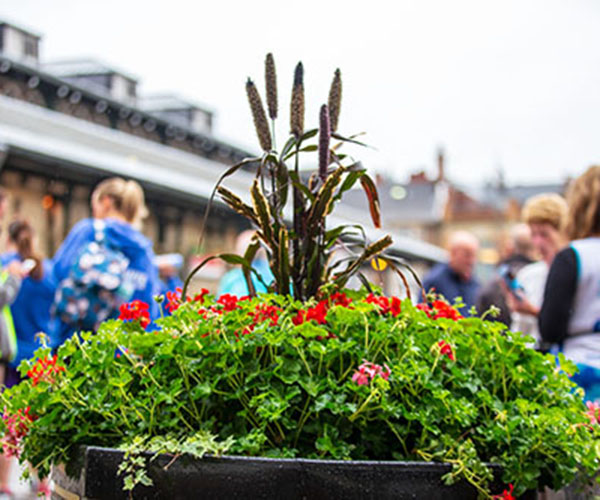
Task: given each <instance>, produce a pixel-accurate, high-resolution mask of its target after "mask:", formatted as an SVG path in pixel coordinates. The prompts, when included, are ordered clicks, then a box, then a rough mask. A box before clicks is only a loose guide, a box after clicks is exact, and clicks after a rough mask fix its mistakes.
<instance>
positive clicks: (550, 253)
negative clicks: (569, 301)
mask: <svg viewBox="0 0 600 500" xmlns="http://www.w3.org/2000/svg"><path fill="white" fill-rule="evenodd" d="M567 210H568V207H567V202H566V201H565V199H564V198H563V197H562V196H560V195H558V194H555V193H545V194H539V195H537V196H533V197H532V198H530V199H529V200H527V202H526V203H525V205H524V207H523V211H522V219H523V221H524V222H525V223H526V224H527V225H528V226H529V228H530V229H531V239H532V242H533V246H534V248H535V250H536V251H537V253H538V255H539V257H540V260H539V261H538V262H534V263H533V264H529V265H527V266H524V267H523V268H521V269H520V270H519V272H518V273H517V275H516V280H517V282H518V283H519V284H520V285H521V287H522V289H521V293H517V294H516V296H515V294H510V296H509V298H508V304H509V307H511V309H512V310H513V315H512V324H511V330H514V331H519V332H523V333H524V334H526V335H531V336H532V337H533V338H534V339H535V341H536V346H537V347H538V348H541V349H546V347H547V346H542V345H541V344H540V333H539V329H538V318H537V316H538V314H539V311H540V308H541V306H542V300H543V297H544V287H545V285H546V278H547V277H548V270H549V269H550V264H552V260H553V259H554V256H555V255H556V254H557V252H558V251H559V250H560V249H561V248H562V247H563V246H564V245H565V243H566V238H565V236H564V231H563V229H564V225H565V221H566V217H567Z"/></svg>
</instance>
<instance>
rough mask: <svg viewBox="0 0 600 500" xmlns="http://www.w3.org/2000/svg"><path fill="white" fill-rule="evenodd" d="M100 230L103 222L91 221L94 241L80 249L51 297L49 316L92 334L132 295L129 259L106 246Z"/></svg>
mask: <svg viewBox="0 0 600 500" xmlns="http://www.w3.org/2000/svg"><path fill="white" fill-rule="evenodd" d="M104 229H105V223H104V221H102V220H100V219H95V220H94V241H91V242H90V243H88V244H87V245H85V246H84V247H83V248H82V250H81V252H80V253H79V255H78V256H77V258H76V259H75V262H74V263H73V264H72V266H71V268H70V269H69V274H68V276H67V277H66V278H65V279H64V280H62V281H61V282H60V284H59V285H58V287H57V289H56V295H55V297H54V308H53V313H54V314H55V315H56V316H58V317H59V318H60V320H61V321H62V322H63V323H66V324H68V325H70V326H72V327H74V328H76V329H79V330H92V331H96V330H97V329H98V327H99V326H100V323H102V322H103V321H104V320H106V319H109V318H113V317H116V315H117V312H118V310H119V306H120V305H121V304H123V303H125V302H129V300H130V299H131V297H132V296H133V293H134V291H135V284H134V282H133V280H131V279H128V277H127V276H128V274H129V273H127V268H128V267H129V259H127V257H125V255H124V254H123V253H122V252H121V251H120V250H118V249H115V248H111V247H110V246H109V245H108V244H107V243H106V238H105V233H104Z"/></svg>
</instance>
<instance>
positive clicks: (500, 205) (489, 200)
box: [466, 182, 566, 210]
mask: <svg viewBox="0 0 600 500" xmlns="http://www.w3.org/2000/svg"><path fill="white" fill-rule="evenodd" d="M565 188H566V182H563V183H553V184H551V183H545V184H522V185H516V186H505V185H498V184H486V185H484V186H482V187H480V188H470V189H466V191H468V192H469V193H470V194H471V195H472V196H473V197H475V198H477V199H479V200H485V202H486V204H488V205H491V206H492V207H494V208H496V209H498V210H505V209H506V207H507V204H508V203H509V202H510V201H516V202H517V203H518V204H519V206H522V205H523V204H524V203H525V202H526V201H527V200H528V199H529V198H531V197H532V196H535V195H538V194H542V193H557V194H564V192H565Z"/></svg>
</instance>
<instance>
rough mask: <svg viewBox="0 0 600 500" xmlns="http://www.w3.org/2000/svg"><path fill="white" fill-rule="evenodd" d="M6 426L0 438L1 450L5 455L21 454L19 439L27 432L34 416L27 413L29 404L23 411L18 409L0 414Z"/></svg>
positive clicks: (17, 455)
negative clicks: (0, 440) (0, 441)
mask: <svg viewBox="0 0 600 500" xmlns="http://www.w3.org/2000/svg"><path fill="white" fill-rule="evenodd" d="M2 420H4V425H5V426H6V434H4V437H3V438H2V450H3V452H4V455H5V456H6V457H13V456H14V457H17V458H19V455H20V454H21V446H20V445H21V440H22V439H23V438H24V437H25V436H26V435H27V433H28V432H29V427H30V425H31V423H32V422H33V421H34V420H35V417H33V416H32V415H30V414H29V406H28V407H27V408H25V411H23V410H21V409H19V410H17V412H16V413H13V414H12V415H8V414H7V413H6V411H5V412H4V415H3V416H2Z"/></svg>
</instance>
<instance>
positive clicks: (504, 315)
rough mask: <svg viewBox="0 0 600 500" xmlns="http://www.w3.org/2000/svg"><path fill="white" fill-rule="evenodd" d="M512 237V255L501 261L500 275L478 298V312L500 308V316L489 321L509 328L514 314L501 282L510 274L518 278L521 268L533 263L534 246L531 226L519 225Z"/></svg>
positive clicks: (514, 229) (513, 231) (483, 288)
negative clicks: (494, 307)
mask: <svg viewBox="0 0 600 500" xmlns="http://www.w3.org/2000/svg"><path fill="white" fill-rule="evenodd" d="M510 236H511V238H510V242H511V249H512V251H511V254H510V255H509V256H508V257H506V258H505V259H503V260H502V261H500V263H499V264H498V266H497V270H498V275H497V276H495V277H494V278H493V279H491V280H490V281H489V282H488V283H487V284H486V285H484V286H483V287H482V288H481V290H480V291H479V294H478V296H477V311H479V313H484V312H485V311H487V310H488V309H489V308H490V307H491V306H496V307H498V308H499V309H500V313H499V314H498V316H496V317H495V318H489V319H491V320H494V321H499V322H501V323H504V324H505V325H506V326H508V327H510V325H511V322H512V314H511V309H510V307H509V305H508V304H507V302H506V292H505V290H504V287H503V286H502V282H501V280H503V279H504V275H509V273H510V275H511V276H516V274H517V272H518V271H519V270H520V269H521V268H523V267H524V266H526V265H528V264H531V263H532V262H533V259H532V258H531V254H532V252H533V244H532V241H531V230H530V229H529V226H527V224H517V225H516V226H515V227H514V228H513V229H512V231H511V235H510Z"/></svg>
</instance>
